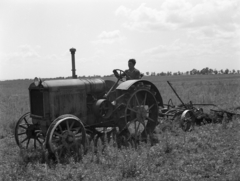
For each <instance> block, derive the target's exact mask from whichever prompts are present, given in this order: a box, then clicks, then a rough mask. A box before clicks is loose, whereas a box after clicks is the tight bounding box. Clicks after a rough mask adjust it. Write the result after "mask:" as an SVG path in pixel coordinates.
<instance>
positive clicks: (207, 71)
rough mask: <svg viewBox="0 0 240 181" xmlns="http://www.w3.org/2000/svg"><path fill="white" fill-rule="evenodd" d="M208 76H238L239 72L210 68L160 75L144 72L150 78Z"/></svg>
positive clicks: (162, 73) (169, 72)
mask: <svg viewBox="0 0 240 181" xmlns="http://www.w3.org/2000/svg"><path fill="white" fill-rule="evenodd" d="M209 74H240V70H235V69H233V70H229V69H225V70H223V69H221V70H217V69H214V70H213V69H211V68H208V67H206V68H203V69H202V70H197V69H192V70H191V71H186V72H181V71H177V72H171V71H168V72H160V73H156V72H151V73H150V72H146V75H150V76H171V75H209Z"/></svg>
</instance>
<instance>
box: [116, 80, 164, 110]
mask: <svg viewBox="0 0 240 181" xmlns="http://www.w3.org/2000/svg"><path fill="white" fill-rule="evenodd" d="M139 83H143V84H144V85H146V86H148V87H150V90H152V91H154V92H155V93H156V94H155V98H156V100H157V102H158V105H159V106H161V107H163V100H162V96H161V94H160V92H159V90H158V88H157V87H156V86H155V85H154V84H153V83H152V82H150V81H148V80H127V81H125V82H123V83H121V84H120V85H119V86H118V87H117V88H116V90H129V88H130V87H132V86H134V85H137V84H139Z"/></svg>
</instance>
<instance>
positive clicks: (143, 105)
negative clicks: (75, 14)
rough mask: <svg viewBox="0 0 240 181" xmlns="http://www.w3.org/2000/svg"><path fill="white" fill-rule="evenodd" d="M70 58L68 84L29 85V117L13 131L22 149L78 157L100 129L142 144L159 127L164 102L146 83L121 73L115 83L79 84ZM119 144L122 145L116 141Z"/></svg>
mask: <svg viewBox="0 0 240 181" xmlns="http://www.w3.org/2000/svg"><path fill="white" fill-rule="evenodd" d="M75 51H76V49H73V48H72V49H70V52H71V54H72V66H73V69H72V71H73V73H72V78H71V79H62V80H45V81H42V80H41V79H39V78H35V79H34V82H33V83H32V84H31V85H30V86H29V100H30V112H29V113H26V114H24V115H23V116H22V117H21V118H20V119H19V120H18V122H17V124H16V127H15V139H16V143H17V145H18V146H19V147H20V148H23V149H27V148H31V147H32V148H38V147H42V146H44V147H45V148H46V149H48V151H49V152H50V153H53V154H54V155H57V156H58V157H64V156H66V155H69V154H70V155H72V154H78V155H79V154H80V156H82V154H83V153H84V152H85V151H86V148H87V147H88V144H89V139H91V138H94V137H96V136H97V135H99V134H100V133H101V131H99V130H100V128H101V129H102V128H103V129H109V128H114V129H117V130H118V132H117V136H118V138H120V139H119V140H125V141H126V140H134V141H136V142H139V141H146V140H147V139H149V137H150V138H151V135H152V133H153V131H154V129H155V127H156V126H157V124H158V116H159V107H163V101H162V97H161V95H160V93H159V90H158V89H157V87H156V86H155V85H154V84H153V83H152V82H150V81H147V80H143V79H138V80H126V81H124V77H126V74H125V73H124V71H122V70H119V69H115V70H114V71H113V73H114V75H115V76H116V78H117V81H116V82H115V81H111V80H103V79H101V78H96V79H95V78H94V79H79V78H77V76H76V74H75ZM119 142H121V141H119Z"/></svg>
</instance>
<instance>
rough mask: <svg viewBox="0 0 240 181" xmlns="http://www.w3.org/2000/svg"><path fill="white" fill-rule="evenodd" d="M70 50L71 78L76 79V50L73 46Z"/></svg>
mask: <svg viewBox="0 0 240 181" xmlns="http://www.w3.org/2000/svg"><path fill="white" fill-rule="evenodd" d="M70 52H71V54H72V78H73V79H76V78H77V75H76V69H75V52H76V49H75V48H71V49H70Z"/></svg>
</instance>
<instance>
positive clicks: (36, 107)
mask: <svg viewBox="0 0 240 181" xmlns="http://www.w3.org/2000/svg"><path fill="white" fill-rule="evenodd" d="M30 100H31V114H33V115H37V116H43V92H41V91H39V90H31V91H30Z"/></svg>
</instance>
